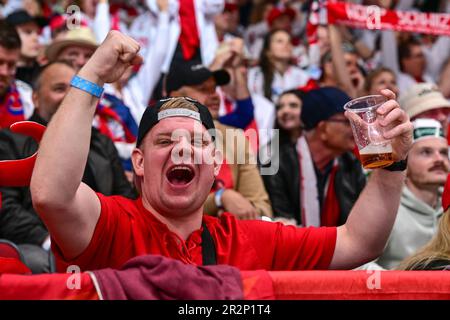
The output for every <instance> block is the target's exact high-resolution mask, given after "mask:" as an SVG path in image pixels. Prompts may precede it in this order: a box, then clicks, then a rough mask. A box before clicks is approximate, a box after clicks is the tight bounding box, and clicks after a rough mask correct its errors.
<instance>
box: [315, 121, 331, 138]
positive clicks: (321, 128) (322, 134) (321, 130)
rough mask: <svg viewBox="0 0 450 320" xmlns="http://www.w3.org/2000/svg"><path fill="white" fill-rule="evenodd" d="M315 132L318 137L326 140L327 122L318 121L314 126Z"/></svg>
mask: <svg viewBox="0 0 450 320" xmlns="http://www.w3.org/2000/svg"><path fill="white" fill-rule="evenodd" d="M315 130H316V133H317V135H318V137H319V138H320V139H321V140H327V139H328V127H327V122H326V121H320V122H319V123H318V124H317V126H316V128H315Z"/></svg>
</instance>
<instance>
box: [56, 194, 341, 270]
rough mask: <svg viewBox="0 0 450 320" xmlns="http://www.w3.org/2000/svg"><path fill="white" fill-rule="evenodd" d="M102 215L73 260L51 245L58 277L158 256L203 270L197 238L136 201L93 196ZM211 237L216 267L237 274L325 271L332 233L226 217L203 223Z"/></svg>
mask: <svg viewBox="0 0 450 320" xmlns="http://www.w3.org/2000/svg"><path fill="white" fill-rule="evenodd" d="M98 197H99V199H100V203H101V214H100V218H99V220H98V222H97V226H96V227H95V231H94V235H93V237H92V239H91V241H90V243H89V245H88V247H87V248H86V249H85V251H84V252H83V253H82V254H81V255H79V256H78V257H77V258H75V259H73V260H71V261H66V260H65V259H64V258H63V255H62V254H61V251H60V250H59V248H58V247H57V245H56V243H55V242H54V241H52V247H53V252H54V254H55V257H56V263H57V269H58V271H59V272H66V269H67V266H69V265H77V266H79V267H80V268H81V270H96V269H102V268H120V267H121V266H122V265H123V264H124V263H125V262H127V261H128V260H129V259H131V258H133V257H135V256H139V255H143V254H159V255H163V256H166V257H171V258H174V259H178V260H181V261H183V262H184V263H189V264H193V265H202V247H201V239H202V238H201V233H202V229H199V230H196V231H194V232H193V233H192V234H191V235H190V236H189V237H188V239H187V240H186V241H183V240H182V239H181V238H180V237H179V236H178V235H176V234H175V233H173V232H172V231H170V230H169V229H168V227H167V226H166V225H165V224H164V223H162V222H160V221H159V220H158V219H157V218H156V217H155V216H154V215H153V214H152V213H151V212H149V211H148V210H147V209H145V208H144V206H143V204H142V200H141V198H139V199H137V200H130V199H126V198H124V197H121V196H110V197H107V196H104V195H101V194H98ZM203 219H204V220H203V221H204V222H205V223H206V226H207V227H208V230H209V231H210V233H211V236H212V238H213V241H214V244H215V247H216V255H217V263H218V264H227V265H232V266H235V267H237V268H239V269H241V270H257V269H266V270H302V269H328V267H329V265H330V263H331V259H332V257H333V253H334V248H335V245H336V228H335V227H321V228H314V227H309V228H296V227H293V226H284V225H283V224H281V223H272V222H264V221H257V220H245V221H242V220H237V219H236V218H235V217H234V216H233V215H231V214H229V213H225V214H223V215H221V217H220V218H215V217H211V216H207V215H205V216H204V218H203Z"/></svg>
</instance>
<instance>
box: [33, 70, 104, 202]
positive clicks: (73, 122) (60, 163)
mask: <svg viewBox="0 0 450 320" xmlns="http://www.w3.org/2000/svg"><path fill="white" fill-rule="evenodd" d="M79 75H80V77H82V78H85V79H87V80H89V81H92V82H94V83H97V84H99V85H103V83H100V80H99V79H98V78H97V77H95V76H94V75H93V74H92V73H90V72H89V71H88V70H86V69H84V70H83V69H82V70H81V71H80V73H79ZM97 102H98V98H96V97H94V96H92V95H91V94H89V93H87V92H85V91H82V90H80V89H77V88H71V89H70V90H69V92H68V93H67V95H66V97H65V98H64V100H63V102H62V104H61V106H60V108H59V109H58V111H57V112H56V114H55V115H54V116H53V118H52V120H51V121H50V123H49V126H48V128H47V130H46V132H45V135H44V137H43V139H42V142H41V145H40V148H39V153H38V157H37V160H36V165H35V169H34V172H33V177H32V180H31V190H32V194H33V201H36V202H39V200H44V201H49V200H50V201H51V204H52V205H55V206H57V205H64V204H65V203H67V201H70V200H72V198H73V197H74V195H75V193H76V191H77V189H78V187H79V185H80V183H81V179H82V177H83V172H84V169H85V165H86V161H87V155H88V152H89V145H90V138H91V126H92V119H93V116H94V113H95V108H96V105H97ZM41 197H42V198H41ZM48 204H50V203H48Z"/></svg>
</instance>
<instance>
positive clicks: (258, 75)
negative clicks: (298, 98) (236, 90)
mask: <svg viewBox="0 0 450 320" xmlns="http://www.w3.org/2000/svg"><path fill="white" fill-rule="evenodd" d="M308 79H309V75H308V73H307V72H305V71H303V70H302V69H300V68H298V67H296V66H290V67H289V68H288V69H287V70H286V72H285V73H284V74H280V73H278V72H275V74H274V77H273V81H272V97H271V98H272V101H273V102H275V103H276V101H277V99H278V97H279V96H280V94H282V93H283V92H284V91H286V90H290V89H295V88H298V87H301V86H304V85H305V84H306V83H307V82H308ZM248 89H249V90H250V93H251V94H252V95H254V94H257V95H261V96H264V75H263V73H262V70H261V68H260V67H254V68H251V69H250V70H249V71H248Z"/></svg>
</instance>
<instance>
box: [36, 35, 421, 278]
mask: <svg viewBox="0 0 450 320" xmlns="http://www.w3.org/2000/svg"><path fill="white" fill-rule="evenodd" d="M138 51H139V45H138V44H137V42H136V41H134V40H133V39H131V38H129V37H127V36H125V35H123V34H121V33H120V32H117V31H111V32H110V33H109V34H108V37H107V38H106V40H105V41H104V42H103V44H102V45H101V46H100V47H99V48H98V49H97V51H96V52H95V53H94V55H93V56H92V57H91V59H90V60H89V61H88V63H86V65H85V66H84V67H83V68H82V69H81V70H80V72H79V73H78V78H76V77H75V78H74V80H73V81H72V83H73V84H72V86H74V87H75V88H72V89H71V90H70V91H69V93H68V94H67V95H66V97H65V99H64V101H63V103H62V105H61V107H60V108H59V110H58V112H57V113H56V114H55V116H54V118H53V121H52V122H51V123H50V125H49V127H48V128H47V131H46V134H45V136H44V138H43V140H42V142H41V146H40V150H39V154H38V158H37V161H36V166H35V168H34V172H33V177H32V181H31V192H32V197H33V203H34V207H35V208H36V211H37V212H38V213H39V215H40V216H41V217H42V219H43V220H44V222H45V224H46V225H47V227H48V229H49V231H50V234H51V236H52V239H53V241H52V245H53V250H54V253H55V255H56V258H57V261H58V267H59V270H60V271H62V269H64V267H65V266H67V265H68V264H76V265H78V266H80V267H81V269H82V270H87V269H91V270H92V269H98V268H104V267H113V268H114V267H120V266H121V265H122V264H123V263H124V262H125V261H127V260H128V259H130V258H132V257H134V256H137V255H142V254H149V253H150V254H161V255H164V256H167V257H172V258H175V259H179V260H181V261H183V262H185V263H190V264H196V265H201V264H203V265H207V264H229V265H233V266H236V267H238V268H240V269H241V270H252V269H267V270H298V269H329V268H331V269H337V268H342V269H343V268H353V267H356V266H359V265H361V264H363V263H365V262H367V261H370V260H372V259H374V258H376V257H377V256H378V255H379V254H380V253H381V252H382V250H383V248H384V245H385V243H386V240H387V239H388V237H389V233H390V231H391V228H392V225H393V223H394V220H395V214H396V212H397V209H398V205H399V200H400V193H401V188H402V182H403V180H404V172H401V171H394V172H393V171H388V170H384V169H380V170H374V172H373V173H372V175H371V179H370V181H369V182H368V184H367V187H366V189H365V190H364V191H363V192H362V194H361V196H360V198H359V200H358V201H357V202H356V204H355V206H354V208H353V210H352V212H351V213H350V216H349V218H348V220H347V222H346V224H345V225H343V226H341V227H338V228H334V227H331V228H295V227H292V226H283V225H282V224H280V223H271V222H263V221H238V220H236V219H235V218H234V217H233V215H231V214H223V215H222V216H221V217H220V218H214V217H207V216H204V215H203V205H204V202H205V199H206V197H207V196H208V194H209V192H210V190H211V186H212V184H213V182H214V177H215V175H217V174H218V172H219V169H220V162H221V154H220V151H218V149H216V148H215V143H214V141H213V136H212V135H211V134H210V132H211V130H210V129H214V124H213V121H212V117H211V114H210V113H209V112H208V111H207V108H206V107H205V106H203V105H201V104H200V103H198V102H197V101H195V100H191V99H189V98H174V99H168V100H164V101H160V102H159V103H158V104H157V105H156V106H155V107H153V108H149V109H148V110H147V111H146V114H145V115H144V116H143V120H142V121H141V124H140V128H139V137H138V141H137V146H138V147H137V148H136V149H135V150H134V151H133V155H132V159H133V168H134V172H135V176H136V186H137V188H138V189H139V190H140V193H141V197H140V198H139V199H137V200H136V201H132V200H126V199H124V198H121V197H105V196H103V195H100V194H96V193H95V192H94V191H92V189H90V188H89V187H87V186H86V185H85V184H83V183H82V182H81V178H82V173H83V169H84V164H85V163H86V157H87V150H88V146H89V139H90V126H91V123H92V117H93V115H94V112H95V105H96V103H97V101H98V96H99V95H100V94H99V87H100V91H101V86H102V85H103V84H104V83H105V82H113V81H116V80H117V79H118V78H119V77H120V76H121V75H122V73H123V72H124V71H125V70H126V68H128V67H129V66H130V65H133V64H136V63H140V62H141V58H140V57H139V56H138ZM383 94H384V95H385V96H387V97H389V98H390V99H391V100H390V101H389V102H387V103H386V104H385V105H384V106H382V107H381V108H379V109H378V110H379V111H378V112H380V113H381V114H383V115H385V119H384V120H383V122H382V125H384V126H386V128H387V132H386V133H385V137H386V138H387V139H392V144H393V150H394V154H395V158H396V159H397V160H403V159H405V158H406V155H407V152H408V150H409V148H410V146H411V140H412V138H411V136H412V125H411V123H410V122H409V119H408V117H407V116H406V114H405V112H404V111H402V110H401V109H400V108H399V105H398V104H397V102H395V100H394V98H395V96H394V94H393V93H392V92H390V91H389V90H385V91H384V93H383ZM208 130H209V131H208ZM199 132H200V133H201V134H200V135H199V134H198V133H199ZM192 137H193V138H192ZM61 155H62V156H61ZM199 160H201V161H199ZM403 169H404V168H403Z"/></svg>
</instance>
